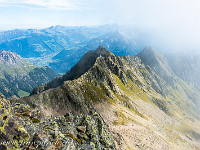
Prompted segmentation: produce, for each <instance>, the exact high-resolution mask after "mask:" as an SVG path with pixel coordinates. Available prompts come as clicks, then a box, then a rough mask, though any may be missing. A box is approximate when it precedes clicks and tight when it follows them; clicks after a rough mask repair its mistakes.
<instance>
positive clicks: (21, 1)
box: [0, 0, 84, 10]
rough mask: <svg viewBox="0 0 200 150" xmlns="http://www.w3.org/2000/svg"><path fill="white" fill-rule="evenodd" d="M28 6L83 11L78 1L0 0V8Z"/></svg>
mask: <svg viewBox="0 0 200 150" xmlns="http://www.w3.org/2000/svg"><path fill="white" fill-rule="evenodd" d="M29 5H35V6H38V7H43V8H49V9H55V10H57V9H58V10H80V9H84V7H83V5H82V3H81V1H80V0H0V7H25V6H26V7H30V6H29Z"/></svg>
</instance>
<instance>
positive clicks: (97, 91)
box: [82, 81, 107, 102]
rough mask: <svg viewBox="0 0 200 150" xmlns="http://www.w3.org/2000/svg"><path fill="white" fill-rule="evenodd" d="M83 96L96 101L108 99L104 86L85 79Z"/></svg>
mask: <svg viewBox="0 0 200 150" xmlns="http://www.w3.org/2000/svg"><path fill="white" fill-rule="evenodd" d="M82 88H83V90H85V92H83V96H84V98H85V99H86V100H89V101H94V102H101V101H102V100H105V99H107V97H106V96H105V92H104V90H103V89H102V88H100V87H97V86H94V85H93V84H91V83H89V82H87V81H84V82H83V84H82Z"/></svg>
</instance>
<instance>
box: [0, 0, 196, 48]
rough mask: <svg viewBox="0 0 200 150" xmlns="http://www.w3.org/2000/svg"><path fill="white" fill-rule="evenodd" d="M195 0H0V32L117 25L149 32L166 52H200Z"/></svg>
mask: <svg viewBox="0 0 200 150" xmlns="http://www.w3.org/2000/svg"><path fill="white" fill-rule="evenodd" d="M199 5H200V2H199V1H197V0H175V1H174V0H167V1H162V0H123V1H122V0H109V1H106V0H95V1H92V0H73V1H72V0H0V19H1V22H0V30H9V29H16V28H18V29H22V28H23V29H24V28H46V27H49V26H55V25H63V26H83V25H87V26H88V25H89V26H91V25H103V24H113V23H117V24H119V25H125V26H131V27H134V28H139V29H141V30H144V31H146V32H148V33H150V34H151V35H152V37H153V39H154V42H156V43H165V47H167V49H179V50H181V49H184V50H196V51H198V50H199V49H200V44H199V39H200V28H199V27H200V9H199Z"/></svg>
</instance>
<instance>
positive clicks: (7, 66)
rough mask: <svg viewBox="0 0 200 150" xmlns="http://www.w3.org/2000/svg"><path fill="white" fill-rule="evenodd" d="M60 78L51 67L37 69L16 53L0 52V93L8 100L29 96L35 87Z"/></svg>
mask: <svg viewBox="0 0 200 150" xmlns="http://www.w3.org/2000/svg"><path fill="white" fill-rule="evenodd" d="M56 76H58V74H57V73H56V72H54V71H53V70H51V69H50V68H49V67H47V66H45V67H40V68H39V67H37V66H34V65H33V64H31V63H30V62H28V61H27V60H25V59H23V58H22V57H20V56H19V55H18V54H16V53H12V52H10V51H4V50H2V51H0V81H1V84H0V91H1V92H2V93H3V94H4V95H5V96H6V97H7V98H8V97H12V96H17V97H21V96H27V95H28V93H30V92H31V91H32V89H33V88H34V87H37V86H39V85H40V84H43V83H46V82H49V81H50V80H52V79H53V78H54V77H56Z"/></svg>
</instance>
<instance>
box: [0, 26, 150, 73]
mask: <svg viewBox="0 0 200 150" xmlns="http://www.w3.org/2000/svg"><path fill="white" fill-rule="evenodd" d="M145 39H146V38H145V36H144V35H143V34H141V33H140V32H139V31H135V32H133V33H131V34H130V33H128V32H126V31H124V30H122V29H121V27H120V26H118V25H104V26H93V27H84V26H81V27H64V26H53V27H50V28H46V29H41V30H35V29H29V30H10V31H6V32H1V33H0V50H10V51H11V52H16V53H17V54H19V55H20V56H22V57H23V58H26V59H27V60H29V61H30V62H32V63H33V64H34V65H39V66H43V65H48V66H50V67H51V68H52V69H54V70H55V71H57V72H59V73H64V72H66V71H68V70H69V69H70V68H71V67H72V66H74V65H75V64H76V63H77V62H78V60H80V58H81V57H82V56H83V55H84V53H86V52H88V51H89V50H91V49H96V48H97V47H98V46H99V45H104V46H105V47H106V48H107V49H109V50H111V51H112V52H113V53H114V54H116V55H118V56H126V55H130V56H134V55H136V54H138V53H139V52H140V51H141V50H142V49H143V48H144V47H145V46H146V45H147V42H146V40H145Z"/></svg>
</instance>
